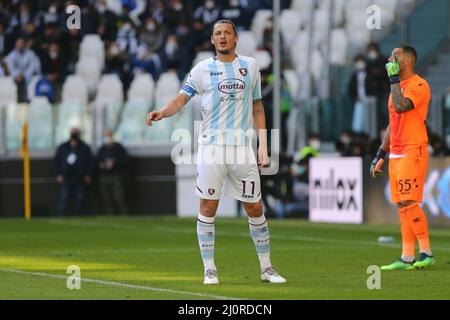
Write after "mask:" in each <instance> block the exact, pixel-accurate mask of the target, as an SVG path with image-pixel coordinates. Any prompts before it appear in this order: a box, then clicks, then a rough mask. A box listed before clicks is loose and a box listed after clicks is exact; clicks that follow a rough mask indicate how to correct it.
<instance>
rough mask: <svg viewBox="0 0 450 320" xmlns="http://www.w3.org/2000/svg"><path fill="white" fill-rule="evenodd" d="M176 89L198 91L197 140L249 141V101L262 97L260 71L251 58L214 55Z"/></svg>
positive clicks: (251, 114)
mask: <svg viewBox="0 0 450 320" xmlns="http://www.w3.org/2000/svg"><path fill="white" fill-rule="evenodd" d="M180 93H183V94H185V95H187V96H189V97H193V96H195V95H196V94H199V95H201V111H202V119H203V121H202V125H201V131H200V134H199V139H198V142H199V144H216V145H248V144H249V140H248V139H247V138H246V135H247V134H248V132H247V130H249V129H251V130H253V129H254V128H253V112H252V110H253V102H254V101H257V100H260V99H261V98H262V97H261V75H260V72H259V69H258V66H257V64H256V61H255V59H254V58H251V57H246V56H241V55H239V56H236V58H235V59H234V61H233V62H227V63H226V62H220V61H219V60H217V59H216V58H215V57H213V58H209V59H206V60H204V61H201V62H200V63H198V64H197V65H196V66H195V67H194V68H193V69H192V70H191V72H190V74H189V76H188V79H187V80H186V83H185V84H184V85H183V87H182V89H181V91H180ZM249 132H250V131H249ZM253 137H254V136H253Z"/></svg>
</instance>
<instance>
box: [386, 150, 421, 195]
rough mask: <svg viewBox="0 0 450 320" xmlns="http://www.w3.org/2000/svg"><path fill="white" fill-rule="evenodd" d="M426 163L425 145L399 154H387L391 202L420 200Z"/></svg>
mask: <svg viewBox="0 0 450 320" xmlns="http://www.w3.org/2000/svg"><path fill="white" fill-rule="evenodd" d="M427 163H428V149H427V146H422V147H417V148H413V149H411V150H408V151H407V152H405V153H404V154H401V155H394V154H391V155H389V181H390V186H391V200H392V203H398V202H401V201H408V200H410V201H412V200H415V201H417V202H419V203H421V202H422V198H423V187H424V184H425V178H426V175H427Z"/></svg>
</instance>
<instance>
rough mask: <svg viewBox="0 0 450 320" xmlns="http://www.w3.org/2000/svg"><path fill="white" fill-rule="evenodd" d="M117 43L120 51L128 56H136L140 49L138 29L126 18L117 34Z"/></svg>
mask: <svg viewBox="0 0 450 320" xmlns="http://www.w3.org/2000/svg"><path fill="white" fill-rule="evenodd" d="M116 42H117V44H118V45H119V49H120V51H122V52H125V53H127V54H135V53H136V50H137V47H138V40H137V37H136V29H135V27H134V25H133V23H132V22H131V19H129V18H126V19H125V20H124V22H123V24H122V26H121V27H120V29H119V31H118V32H117V38H116Z"/></svg>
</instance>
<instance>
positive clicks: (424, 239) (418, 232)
mask: <svg viewBox="0 0 450 320" xmlns="http://www.w3.org/2000/svg"><path fill="white" fill-rule="evenodd" d="M404 209H405V211H406V212H407V214H408V220H409V223H410V225H411V228H412V230H413V231H414V234H415V237H416V239H417V241H418V242H419V248H420V252H421V253H426V254H427V255H429V256H431V255H432V253H431V247H430V238H429V234H428V223H427V217H426V216H425V213H424V212H423V211H422V209H421V208H420V206H419V204H415V205H412V206H409V207H406V208H404Z"/></svg>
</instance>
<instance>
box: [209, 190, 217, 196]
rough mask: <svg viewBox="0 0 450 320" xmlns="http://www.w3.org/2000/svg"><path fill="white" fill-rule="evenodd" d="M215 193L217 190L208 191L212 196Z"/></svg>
mask: <svg viewBox="0 0 450 320" xmlns="http://www.w3.org/2000/svg"><path fill="white" fill-rule="evenodd" d="M214 192H216V190H215V189H208V193H209V195H210V196H212V195H213V194H214Z"/></svg>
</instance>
